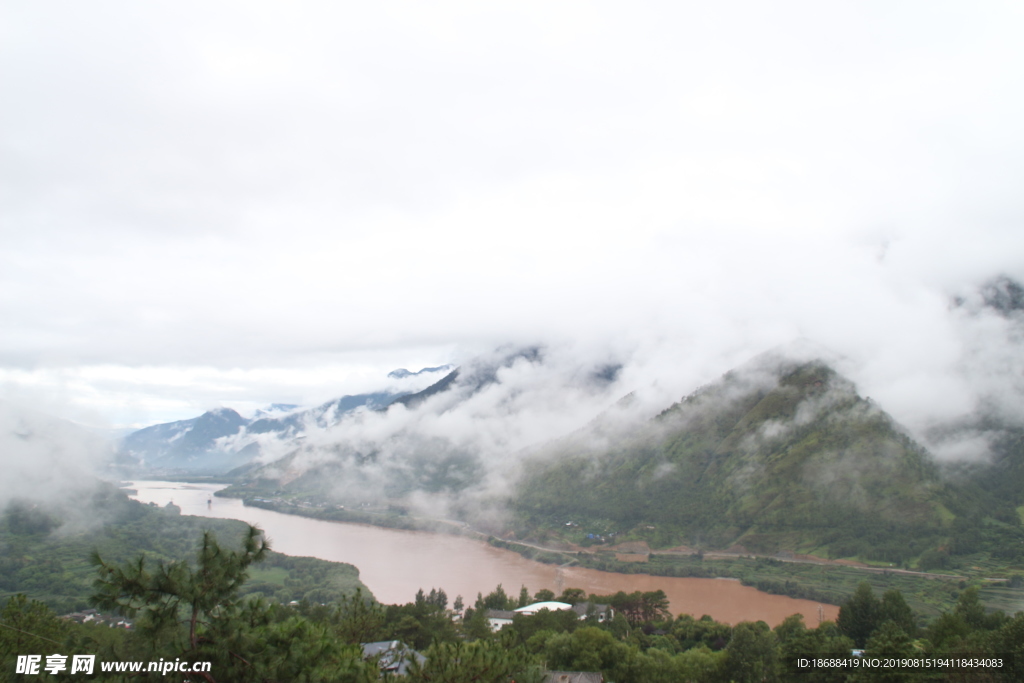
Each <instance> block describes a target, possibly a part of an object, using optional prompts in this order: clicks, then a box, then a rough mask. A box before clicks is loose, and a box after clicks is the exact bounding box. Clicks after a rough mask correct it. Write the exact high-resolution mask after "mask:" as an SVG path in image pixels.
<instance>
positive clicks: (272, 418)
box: [119, 391, 405, 474]
mask: <svg viewBox="0 0 1024 683" xmlns="http://www.w3.org/2000/svg"><path fill="white" fill-rule="evenodd" d="M403 395H405V393H404V392H388V391H381V392H374V393H368V394H356V395H353V396H342V397H341V398H336V399H334V400H332V401H328V402H326V403H324V404H321V405H319V406H317V407H315V408H309V409H306V410H297V409H296V408H297V406H292V405H290V404H273V405H272V406H270V407H269V408H268V409H265V410H261V411H257V413H256V415H255V416H254V417H253V418H251V419H247V418H245V417H242V416H241V415H239V414H238V413H237V412H236V411H234V410H232V409H231V408H218V409H216V410H211V411H208V412H206V413H203V414H202V415H200V416H199V417H196V418H192V419H189V420H179V421H177V422H170V423H166V424H158V425H153V426H151V427H146V428H144V429H140V430H138V431H135V432H132V433H131V434H129V435H128V436H126V437H125V438H124V440H123V441H122V443H121V448H120V453H119V455H120V462H121V464H122V467H123V469H126V470H128V471H134V472H136V473H138V472H140V471H142V472H148V473H150V474H172V473H178V474H180V473H191V474H223V473H226V472H228V471H229V470H233V469H235V468H238V467H242V466H245V465H247V464H248V463H251V462H252V461H254V460H255V459H256V458H258V457H259V456H260V455H261V454H266V453H268V452H269V453H283V452H286V451H288V450H289V449H291V448H293V447H294V444H295V443H296V442H297V441H299V440H301V439H302V438H303V436H304V435H305V433H306V431H307V430H308V429H310V428H321V429H323V428H326V427H329V426H332V425H334V424H336V423H337V422H338V421H339V420H341V419H342V418H343V417H344V416H345V415H348V414H351V413H352V412H354V411H355V410H357V409H359V408H366V409H369V410H379V409H381V408H384V407H386V406H387V405H389V404H390V403H391V402H393V401H394V400H395V399H396V398H398V397H400V396H403Z"/></svg>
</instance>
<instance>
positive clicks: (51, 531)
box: [0, 482, 366, 614]
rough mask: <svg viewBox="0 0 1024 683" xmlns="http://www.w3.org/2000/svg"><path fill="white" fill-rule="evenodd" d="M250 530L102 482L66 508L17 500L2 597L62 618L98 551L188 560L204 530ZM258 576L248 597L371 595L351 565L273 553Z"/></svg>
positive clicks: (87, 580)
mask: <svg viewBox="0 0 1024 683" xmlns="http://www.w3.org/2000/svg"><path fill="white" fill-rule="evenodd" d="M246 528H247V527H246V525H245V524H244V523H243V522H238V521H235V520H220V519H207V518H199V517H189V516H182V515H180V514H178V509H177V508H176V507H173V506H168V507H166V508H158V507H156V506H153V505H144V504H142V503H139V502H138V501H134V500H131V499H129V498H128V497H127V496H125V495H124V493H123V492H121V491H118V490H117V489H115V488H114V487H113V486H111V485H109V484H101V483H99V482H97V484H96V486H95V487H94V488H92V489H91V490H88V491H86V492H83V493H82V494H81V495H80V497H79V498H78V499H75V500H73V501H69V502H67V504H65V505H62V506H56V505H50V506H44V505H40V504H36V503H30V502H28V501H16V502H13V503H11V504H10V505H8V506H7V508H6V509H5V510H4V511H3V513H2V514H0V548H2V549H3V552H2V553H0V599H6V598H8V597H10V596H12V595H14V594H17V593H24V594H25V595H27V596H28V597H30V598H32V599H35V600H39V601H41V602H44V603H46V604H47V605H49V606H50V607H51V608H53V609H55V610H57V611H58V613H62V614H63V613H67V612H73V611H76V610H82V609H85V608H86V607H87V606H88V597H89V595H90V592H91V590H92V582H93V580H94V578H95V570H94V568H93V567H92V565H91V564H90V563H89V560H88V558H89V556H90V553H91V552H92V551H93V550H96V551H97V552H99V553H100V555H102V556H103V557H104V558H108V560H109V561H111V562H124V561H127V560H128V559H129V558H132V557H134V556H135V555H137V554H139V553H142V554H143V555H144V556H145V557H146V558H147V559H148V561H151V562H152V561H170V560H172V559H174V558H180V557H185V556H187V555H189V554H190V553H191V552H192V550H193V547H194V543H195V539H196V537H197V536H199V535H200V534H201V533H202V532H203V531H204V530H211V531H213V532H215V533H216V534H217V535H218V537H220V538H223V539H226V541H228V542H231V543H234V542H236V541H238V540H239V539H241V538H242V536H243V535H244V533H245V530H246ZM252 578H253V581H251V582H249V583H247V584H246V586H245V588H244V589H243V590H244V592H245V593H258V594H261V595H263V596H265V597H268V598H273V599H275V600H278V601H280V602H289V601H291V600H302V599H306V600H312V601H316V602H329V601H333V600H337V599H338V598H340V597H341V596H342V595H346V594H349V593H352V592H353V591H355V590H356V589H358V588H361V589H363V591H364V592H366V587H365V586H363V584H362V583H361V582H360V581H359V572H358V570H357V569H356V568H355V567H353V566H351V565H346V564H341V563H335V562H326V561H324V560H318V559H314V558H308V557H288V556H285V555H281V554H279V553H268V554H267V557H266V559H265V561H264V563H263V564H262V565H261V568H260V570H258V571H256V572H254V573H253V577H252Z"/></svg>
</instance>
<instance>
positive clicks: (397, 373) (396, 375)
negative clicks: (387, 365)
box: [388, 364, 455, 379]
mask: <svg viewBox="0 0 1024 683" xmlns="http://www.w3.org/2000/svg"><path fill="white" fill-rule="evenodd" d="M453 367H455V366H453V365H451V364H445V365H438V366H436V367H433V368H423V369H422V370H418V371H417V372H410V371H409V370H406V369H405V368H398V369H397V370H392V371H391V372H389V373H388V378H389V379H405V378H406V377H416V376H417V375H424V374H430V373H433V372H448V371H449V370H451V369H452V368H453Z"/></svg>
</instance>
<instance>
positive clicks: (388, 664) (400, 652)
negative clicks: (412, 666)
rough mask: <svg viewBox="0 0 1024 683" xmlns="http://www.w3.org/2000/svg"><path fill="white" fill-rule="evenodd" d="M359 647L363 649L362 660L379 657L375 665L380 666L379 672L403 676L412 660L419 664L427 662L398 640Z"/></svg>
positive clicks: (382, 641)
mask: <svg viewBox="0 0 1024 683" xmlns="http://www.w3.org/2000/svg"><path fill="white" fill-rule="evenodd" d="M361 647H362V648H363V659H370V658H371V657H378V656H379V657H380V659H378V660H377V663H378V664H379V665H380V669H381V671H393V672H395V673H397V674H399V675H400V676H404V675H405V673H406V670H407V669H408V668H409V663H410V662H411V661H412V660H414V659H415V660H417V661H418V662H419V663H420V664H422V663H423V662H425V661H427V658H426V657H424V656H423V655H421V654H420V653H419V652H416V650H413V649H411V648H409V647H406V645H405V643H403V642H402V641H400V640H381V641H378V642H376V643H363V644H362V645H361Z"/></svg>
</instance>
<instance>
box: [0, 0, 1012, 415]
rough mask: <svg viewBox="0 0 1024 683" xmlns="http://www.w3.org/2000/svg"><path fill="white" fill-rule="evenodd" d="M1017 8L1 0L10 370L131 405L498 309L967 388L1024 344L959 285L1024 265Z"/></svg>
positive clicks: (455, 328)
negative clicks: (979, 313)
mask: <svg viewBox="0 0 1024 683" xmlns="http://www.w3.org/2000/svg"><path fill="white" fill-rule="evenodd" d="M1022 34H1024V8H1022V6H1021V5H1020V4H1019V3H1011V2H980V3H949V2H935V1H929V2H892V1H891V0H890V1H887V2H831V3H820V2H792V1H784V2H773V3H763V2H719V3H695V2H687V3H678V2H663V3H657V2H655V3H628V4H627V3H607V2H582V1H569V2H543V3H540V2H522V1H517V2H488V3H471V2H437V3H429V4H425V3H418V2H411V1H409V2H403V1H397V2H388V3H336V2H292V3H266V2H252V1H250V2H214V3H210V2H204V3H198V2H189V1H178V2H173V3H171V2H148V3H133V2H114V1H112V2H104V1H97V2H90V3H72V2H20V1H12V2H6V3H3V5H2V7H0V79H2V80H0V88H2V91H3V93H4V102H5V104H4V106H3V107H2V108H0V146H2V147H0V150H2V151H0V173H2V176H0V177H2V181H0V236H2V237H0V239H2V249H0V320H2V321H3V322H2V326H0V398H3V399H5V400H7V401H8V402H12V403H17V404H19V405H26V406H30V407H31V408H32V409H34V410H40V411H42V412H44V413H46V414H50V415H55V416H58V417H61V418H66V419H71V420H75V421H77V422H80V423H83V424H88V425H91V426H94V427H128V426H136V427H138V426H143V425H147V424H153V423H157V422H165V421H169V420H175V419H184V418H188V417H193V416H195V415H198V414H199V413H201V412H202V411H204V410H206V409H208V408H210V407H214V406H220V405H224V406H232V407H236V408H238V409H240V410H252V409H255V408H256V407H259V406H261V405H265V404H268V403H271V402H284V403H298V404H314V403H317V402H319V401H323V400H327V399H329V398H332V397H336V396H339V395H342V394H346V393H356V392H359V391H366V390H373V389H377V388H379V387H380V386H381V385H382V384H383V383H384V379H385V375H386V374H387V372H388V371H390V370H393V369H395V368H398V367H407V368H409V369H411V370H418V369H419V368H421V367H425V366H433V365H439V364H442V363H456V364H458V363H463V362H466V360H467V359H471V358H473V357H475V356H476V355H478V354H481V353H488V352H490V351H491V350H493V349H495V348H497V347H500V346H502V345H509V344H510V345H535V344H536V345H544V346H546V347H548V348H552V349H557V352H555V353H554V355H555V356H557V357H559V358H562V359H567V358H577V359H579V362H580V364H581V365H585V364H587V363H590V362H594V363H596V362H601V361H604V360H609V361H614V362H620V363H623V364H624V365H625V366H626V367H627V372H626V373H625V375H624V377H625V379H624V380H623V381H625V382H627V383H632V385H635V386H637V387H641V386H644V385H650V384H659V386H661V387H663V388H664V389H665V391H666V392H667V393H668V394H673V393H675V394H676V395H682V394H683V393H687V392H688V391H690V390H692V389H693V388H694V387H695V386H697V385H698V384H701V383H704V382H707V381H710V380H712V379H713V378H714V377H715V376H717V375H718V374H721V373H722V372H724V371H725V370H727V369H729V368H730V367H732V366H733V365H735V364H736V363H739V362H742V361H744V360H746V359H749V358H750V357H752V356H753V355H755V354H757V353H760V352H762V351H764V350H766V349H769V348H772V347H773V346H775V345H779V344H786V343H789V342H791V341H793V340H794V339H807V340H812V341H813V342H814V343H817V344H821V345H822V346H823V347H826V348H828V349H830V350H832V351H834V352H835V353H837V354H839V355H840V356H841V357H843V358H845V359H847V366H846V371H847V372H848V374H849V375H850V376H851V377H852V378H853V379H854V381H856V382H857V384H858V387H859V388H860V389H861V391H862V393H864V394H866V395H871V396H872V397H873V398H874V399H875V400H877V401H878V402H879V403H880V404H881V405H883V407H885V408H887V409H888V410H890V412H893V413H894V414H895V415H896V416H897V417H898V418H900V419H904V420H907V421H909V422H914V421H915V420H916V421H917V422H919V423H924V422H927V421H928V420H931V419H935V417H936V416H938V417H942V416H951V415H956V414H960V413H963V412H964V411H966V410H968V409H969V408H970V406H971V405H972V401H973V400H974V399H975V398H976V397H977V396H978V395H980V394H981V393H984V392H986V391H988V392H989V393H992V392H993V391H996V390H997V389H998V387H996V389H994V388H993V387H994V386H996V385H999V384H1000V381H1002V380H1001V379H1000V378H1001V377H1003V378H1004V379H1005V376H1006V368H1010V375H1011V376H1013V377H1016V376H1017V375H1014V374H1013V373H1016V372H1017V371H1018V370H1019V369H1020V366H1021V361H1019V360H1018V358H1017V356H1019V355H1020V354H1019V353H1016V349H1019V346H1016V347H1015V346H1013V344H1011V343H1010V342H1009V341H1007V340H1008V339H1010V337H1012V335H1011V334H1010V332H1011V330H1009V328H1007V327H1006V324H1005V323H1003V322H1000V321H999V320H998V319H996V318H993V317H991V316H989V317H983V318H982V319H978V318H971V319H970V320H968V318H967V316H964V315H960V314H957V313H956V312H955V311H953V312H951V310H950V303H949V302H950V300H951V297H953V296H956V295H969V294H970V292H972V291H974V290H975V289H976V288H977V286H978V285H979V284H980V283H982V282H984V281H985V280H986V279H988V278H991V277H993V276H995V275H998V274H1006V275H1009V276H1011V277H1014V278H1017V279H1020V280H1024V229H1021V227H1022V226H1021V221H1022V218H1024V204H1022V200H1021V193H1020V188H1021V187H1022V186H1024V127H1022V126H1021V125H1020V121H1022V120H1024V88H1022V87H1021V84H1022V83H1024V42H1022V41H1021V40H1020V36H1021V35H1022ZM1011 341H1012V340H1011ZM990 358H991V359H992V360H991V362H989V359H990ZM563 367H565V366H563ZM630 388H631V386H626V385H625V384H623V386H622V389H623V390H628V389H630Z"/></svg>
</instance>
